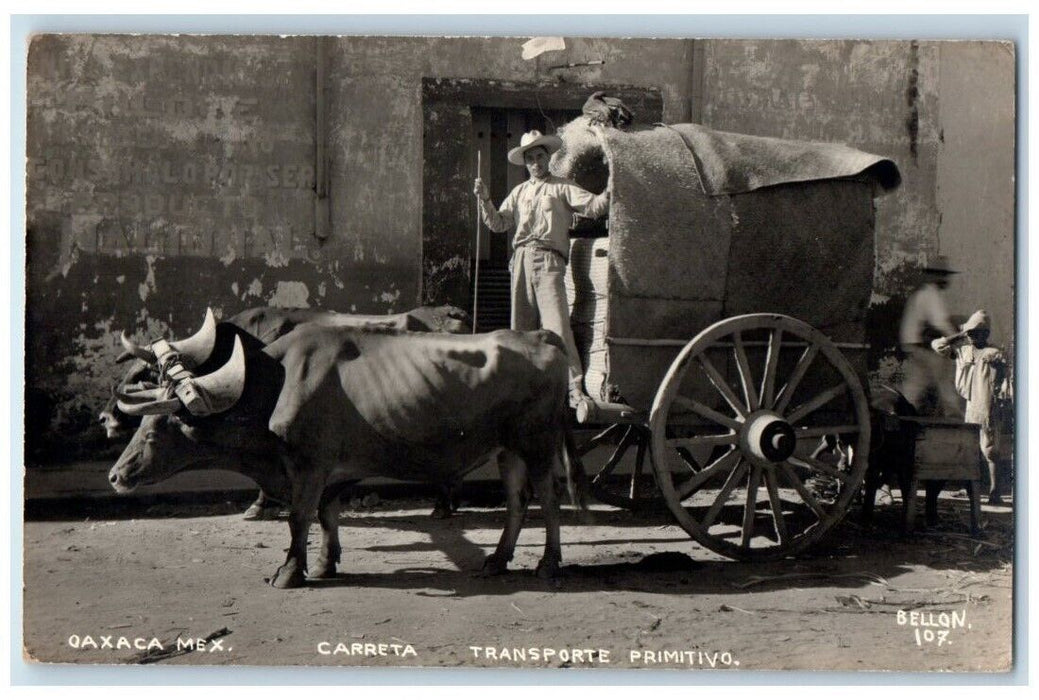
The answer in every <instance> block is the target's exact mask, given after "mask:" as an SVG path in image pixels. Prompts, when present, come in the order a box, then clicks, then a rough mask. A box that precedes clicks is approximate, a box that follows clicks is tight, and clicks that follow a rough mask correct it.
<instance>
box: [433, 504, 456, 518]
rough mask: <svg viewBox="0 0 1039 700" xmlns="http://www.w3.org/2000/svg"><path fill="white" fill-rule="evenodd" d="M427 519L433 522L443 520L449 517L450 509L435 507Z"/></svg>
mask: <svg viewBox="0 0 1039 700" xmlns="http://www.w3.org/2000/svg"><path fill="white" fill-rule="evenodd" d="M429 517H431V518H433V519H434V520H445V519H447V518H450V517H451V509H450V508H445V507H444V506H441V505H437V507H436V508H434V509H433V512H432V513H430V514H429Z"/></svg>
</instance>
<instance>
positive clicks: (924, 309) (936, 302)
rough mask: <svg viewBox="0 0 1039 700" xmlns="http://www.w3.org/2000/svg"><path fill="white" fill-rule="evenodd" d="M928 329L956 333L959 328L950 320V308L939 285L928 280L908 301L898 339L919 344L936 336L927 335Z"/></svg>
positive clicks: (944, 333) (942, 332)
mask: <svg viewBox="0 0 1039 700" xmlns="http://www.w3.org/2000/svg"><path fill="white" fill-rule="evenodd" d="M928 330H933V331H937V333H938V335H943V336H947V335H955V334H956V333H957V330H956V328H955V326H953V325H952V321H951V320H949V310H948V309H947V308H946V307H945V300H944V299H943V298H942V292H941V290H940V289H938V287H937V285H935V284H933V283H931V282H927V283H925V284H924V285H923V286H922V287H920V288H919V289H917V290H916V291H915V292H913V293H912V294H911V295H910V296H909V299H908V300H907V301H906V308H905V311H903V312H902V325H901V327H900V328H899V330H898V340H899V342H900V343H902V345H919V344H920V343H925V342H928V341H930V340H931V339H932V338H933V337H934V333H933V332H932V333H931V337H930V338H927V337H925V334H926V333H927V331H928Z"/></svg>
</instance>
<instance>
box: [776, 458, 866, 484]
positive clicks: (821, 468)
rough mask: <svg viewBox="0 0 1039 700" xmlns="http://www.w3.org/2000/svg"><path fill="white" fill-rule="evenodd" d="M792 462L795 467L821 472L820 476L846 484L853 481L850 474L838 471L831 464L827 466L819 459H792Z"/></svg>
mask: <svg viewBox="0 0 1039 700" xmlns="http://www.w3.org/2000/svg"><path fill="white" fill-rule="evenodd" d="M790 462H791V463H792V464H793V465H795V466H798V467H803V468H805V469H811V470H812V471H816V472H819V473H820V474H825V475H826V476H832V477H833V478H835V479H840V480H841V481H843V482H845V483H847V482H848V481H849V480H850V479H851V475H850V474H847V473H846V472H842V471H840V470H838V469H834V468H833V467H831V466H830V465H829V464H826V463H825V462H820V461H819V460H817V459H812V458H811V457H791V458H790Z"/></svg>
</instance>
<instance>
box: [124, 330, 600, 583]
mask: <svg viewBox="0 0 1039 700" xmlns="http://www.w3.org/2000/svg"><path fill="white" fill-rule="evenodd" d="M217 330H218V335H223V336H225V337H226V336H227V335H228V334H231V335H232V336H233V343H229V342H227V341H226V339H224V340H221V339H220V338H218V340H217V342H215V343H214V348H215V349H214V357H213V358H211V359H210V360H209V361H207V364H220V365H221V366H220V367H219V368H216V369H213V370H212V371H211V372H210V373H209V374H206V375H201V366H200V372H199V376H198V377H197V378H194V379H188V380H186V382H183V383H190V384H191V386H190V387H188V389H189V390H190V391H191V392H194V393H195V394H207V395H206V396H205V399H206V400H205V401H203V402H201V404H200V405H210V406H224V405H227V402H228V401H233V403H232V405H231V406H230V408H227V409H226V410H222V411H219V412H214V413H211V414H208V415H194V414H192V413H191V412H190V411H189V410H187V408H186V407H185V406H184V405H179V404H178V403H177V402H176V401H175V400H174V399H173V398H172V397H175V396H177V395H182V392H181V390H182V389H184V387H182V386H175V385H174V384H173V383H170V382H166V383H164V384H163V385H162V386H161V387H159V389H158V390H151V391H143V392H139V393H138V394H129V395H126V394H124V395H122V396H121V398H120V407H121V408H122V409H123V410H124V411H126V412H127V413H135V414H145V418H144V419H143V421H142V423H141V426H140V428H139V429H138V430H137V432H136V433H135V435H134V437H133V439H132V440H131V442H130V444H129V445H128V446H127V448H126V450H125V451H124V452H123V454H122V456H121V457H120V458H119V460H118V462H117V463H116V464H115V466H114V467H112V469H111V472H110V474H109V480H110V482H111V484H112V486H113V487H114V488H115V490H116V491H118V492H128V491H131V490H133V489H134V488H135V487H137V486H138V485H140V484H149V483H156V482H158V481H162V480H164V479H166V478H168V477H170V476H172V475H173V474H175V473H178V472H180V471H184V470H187V469H204V468H207V467H211V466H214V465H217V464H219V465H220V467H221V468H225V469H226V468H231V469H235V470H237V471H240V472H241V473H243V474H245V475H247V476H249V477H251V478H252V479H254V480H255V481H257V482H258V483H259V484H260V486H261V487H262V488H263V489H264V490H265V491H267V492H268V493H270V494H272V495H274V496H275V497H277V498H281V499H285V501H286V502H289V503H290V504H291V505H290V515H289V529H290V531H291V535H292V537H291V544H290V547H289V551H288V555H287V557H286V560H285V563H284V564H283V565H282V566H280V567H279V568H278V570H277V571H276V573H275V575H274V576H273V578H272V579H271V585H273V586H275V587H277V588H288V587H295V586H299V585H301V584H303V582H304V580H305V579H304V571H307V573H308V574H309V576H310V577H312V578H324V577H329V576H332V575H334V573H335V570H336V564H337V563H338V562H339V558H340V553H341V549H340V545H339V538H338V513H339V492H340V490H341V486H342V485H343V484H346V483H351V482H353V481H356V480H357V479H363V478H366V477H373V476H382V477H391V478H395V479H404V480H422V481H434V482H436V481H440V482H444V481H450V480H454V479H457V478H459V477H460V476H462V475H464V474H465V473H466V472H468V471H471V470H472V469H474V468H475V467H477V466H479V465H480V464H481V463H483V462H484V461H486V460H487V459H490V458H496V460H497V463H498V466H499V470H500V472H501V475H502V479H503V481H504V484H505V490H506V496H507V506H508V517H507V522H506V526H505V528H504V531H503V532H502V536H501V539H500V540H499V542H498V546H497V548H496V549H495V551H494V552H493V553H492V554H491V555H490V556H488V558H487V559H486V561H485V563H484V571H485V572H486V573H500V572H503V571H504V570H505V568H506V564H507V562H508V561H510V560H511V558H512V555H513V551H514V548H515V545H516V539H517V537H518V536H519V532H520V527H521V525H522V521H523V518H524V514H525V511H526V507H527V493H528V491H529V487H528V485H533V486H534V488H535V489H536V490H537V492H538V494H539V498H540V501H541V505H542V510H543V513H544V519H545V529H546V535H545V553H544V557H543V558H542V560H541V562H540V563H539V564H538V569H537V570H538V574H539V575H540V576H543V577H554V576H556V575H558V573H559V571H560V560H561V552H560V542H559V511H558V502H557V500H556V498H557V497H556V492H555V479H554V474H553V467H554V466H555V465H557V464H558V463H559V461H560V460H562V462H563V463H564V464H565V466H566V474H567V477H568V481H569V482H570V484H571V487H572V488H571V494H572V495H573V494H574V489H575V488H576V485H578V484H579V483H580V480H581V477H582V473H581V470H580V467H579V465H577V464H576V463H575V462H572V461H571V460H570V459H569V458H568V456H567V452H566V448H565V445H566V444H567V440H568V433H567V423H566V417H567V361H566V357H565V351H564V350H563V348H562V342H561V341H560V340H559V338H558V337H557V336H555V335H553V334H552V333H549V332H546V331H538V332H532V333H520V332H515V331H496V332H494V333H488V334H483V335H476V336H452V335H440V334H426V333H397V332H390V331H377V330H368V331H364V330H355V329H343V328H335V327H329V326H322V325H320V324H304V325H301V326H299V327H297V328H296V329H295V330H293V331H292V332H291V333H289V334H287V335H285V336H284V337H282V338H280V339H278V340H277V341H275V342H274V343H271V344H270V345H268V346H266V347H264V348H262V349H259V350H257V349H255V348H249V347H248V346H247V344H244V343H243V341H242V338H241V337H240V334H241V331H240V330H239V329H236V328H234V327H233V326H229V325H227V324H220V326H219V327H218V329H217ZM228 345H231V346H232V348H233V350H232V351H231V352H228V349H227V346H228ZM228 356H230V359H227V358H228ZM216 358H219V362H217V359H216ZM225 360H226V361H225ZM207 369H209V368H208V367H207ZM188 405H194V404H188ZM204 412H205V411H203V413H204ZM315 511H316V512H317V514H318V521H319V522H320V524H321V528H322V533H323V539H322V546H321V554H320V556H319V558H318V561H317V562H316V563H315V564H314V566H312V567H310V568H309V569H308V567H307V552H306V544H307V533H308V531H309V528H310V522H311V519H312V518H313V514H314V513H315Z"/></svg>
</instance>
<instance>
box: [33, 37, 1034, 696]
mask: <svg viewBox="0 0 1039 700" xmlns="http://www.w3.org/2000/svg"><path fill="white" fill-rule="evenodd" d="M1017 61H1018V47H1017V46H1015V44H1014V43H1013V42H1010V41H990V40H986V41H937V40H919V41H914V40H883V41H882V40H872V39H871V40H863V39H854V38H849V39H842V40H792V39H783V38H775V39H719V38H688V39H653V38H587V37H584V38H582V37H572V36H540V37H530V36H517V37H495V38H482V37H438V36H408V37H404V36H274V35H206V36H202V35H190V34H178V35H163V34H135V35H129V34H46V33H44V34H37V35H34V36H33V37H32V38H31V40H30V41H29V46H28V55H27V74H26V106H27V123H26V124H25V133H26V148H27V160H26V164H25V187H26V201H25V218H26V231H25V240H26V252H27V262H26V270H25V280H26V290H25V291H26V318H25V324H26V325H25V386H24V407H25V441H24V453H25V464H24V468H25V482H24V483H25V489H24V493H25V500H24V554H23V562H22V571H23V584H24V589H23V609H22V616H23V628H24V639H23V640H22V644H23V655H24V658H25V659H26V660H27V661H28V662H30V663H32V664H53V663H63V664H82V665H88V664H107V665H136V664H161V665H207V666H208V665H230V666H239V665H240V666H258V665H259V666H335V667H372V666H375V667H461V668H467V669H468V668H508V669H515V668H520V669H545V668H550V669H558V668H580V669H611V670H617V669H650V670H654V671H663V670H668V671H674V672H676V673H686V674H695V673H697V672H705V671H715V672H729V673H734V674H739V673H740V672H741V671H747V670H801V671H858V670H862V671H867V670H887V671H934V672H938V671H954V672H979V671H980V672H995V673H1000V672H1003V673H1005V672H1009V671H1011V670H1012V669H1013V668H1014V662H1015V660H1014V655H1013V649H1014V635H1015V629H1014V618H1013V610H1014V605H1015V599H1014V594H1015V592H1014V587H1013V580H1014V555H1015V530H1014V522H1015V520H1014V515H1015V508H1016V507H1017V505H1018V504H1017V500H1016V497H1017V489H1016V485H1017V480H1016V479H1015V469H1016V468H1017V465H1016V464H1015V463H1014V454H1015V453H1014V445H1015V429H1014V417H1015V404H1014V390H1015V362H1016V360H1017V354H1016V352H1015V341H1016V339H1015V335H1014V332H1015V127H1016V124H1017V103H1016V84H1015V70H1016V64H1017ZM686 677H687V678H688V679H689V680H690V681H692V680H693V679H694V678H695V677H696V676H695V675H688V676H686Z"/></svg>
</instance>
